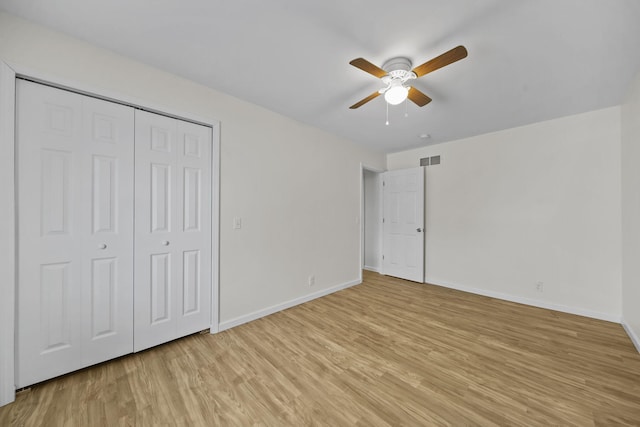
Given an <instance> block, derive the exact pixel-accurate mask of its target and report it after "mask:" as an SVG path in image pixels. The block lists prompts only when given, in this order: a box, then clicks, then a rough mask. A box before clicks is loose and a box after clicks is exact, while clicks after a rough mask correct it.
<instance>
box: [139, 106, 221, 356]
mask: <svg viewBox="0 0 640 427" xmlns="http://www.w3.org/2000/svg"><path fill="white" fill-rule="evenodd" d="M135 138H136V144H135V147H136V149H135V156H136V170H135V189H136V190H135V196H136V202H135V209H136V220H135V259H136V268H135V298H134V299H135V322H134V323H135V338H134V349H135V351H140V350H143V349H145V348H148V347H151V346H154V345H157V344H161V343H163V342H167V341H169V340H172V339H175V338H177V337H181V336H184V335H187V334H191V333H193V332H197V331H200V330H203V329H206V328H209V326H210V325H211V319H210V313H211V128H209V127H206V126H201V125H197V124H193V123H188V122H184V121H180V120H176V119H173V118H169V117H166V116H161V115H158V114H153V113H148V112H146V111H136V134H135Z"/></svg>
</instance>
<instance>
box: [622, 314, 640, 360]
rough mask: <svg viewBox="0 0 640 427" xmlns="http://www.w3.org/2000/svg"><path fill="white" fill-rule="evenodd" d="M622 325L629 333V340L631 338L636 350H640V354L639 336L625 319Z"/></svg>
mask: <svg viewBox="0 0 640 427" xmlns="http://www.w3.org/2000/svg"><path fill="white" fill-rule="evenodd" d="M621 323H622V327H623V328H624V330H625V331H626V332H627V335H629V338H631V342H632V343H633V345H634V346H635V347H636V350H638V353H640V338H638V335H636V333H635V332H634V331H633V329H631V326H629V324H628V323H627V322H625V321H624V319H622V322H621Z"/></svg>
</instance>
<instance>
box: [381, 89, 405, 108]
mask: <svg viewBox="0 0 640 427" xmlns="http://www.w3.org/2000/svg"><path fill="white" fill-rule="evenodd" d="M407 95H409V89H408V88H406V87H405V86H403V85H396V86H392V87H390V88H389V90H387V91H386V92H385V93H384V100H385V101H387V103H389V104H391V105H398V104H400V103H401V102H402V101H404V100H405V99H407Z"/></svg>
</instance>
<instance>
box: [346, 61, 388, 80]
mask: <svg viewBox="0 0 640 427" xmlns="http://www.w3.org/2000/svg"><path fill="white" fill-rule="evenodd" d="M349 64H351V65H353V66H354V67H356V68H360V69H361V70H362V71H364V72H366V73H369V74H371V75H372V76H376V77H377V78H381V77H384V76H386V75H387V72H386V71H385V70H383V69H382V68H380V67H378V66H377V65H373V64H372V63H371V62H369V61H367V60H366V59H364V58H356V59H354V60H353V61H351V62H349Z"/></svg>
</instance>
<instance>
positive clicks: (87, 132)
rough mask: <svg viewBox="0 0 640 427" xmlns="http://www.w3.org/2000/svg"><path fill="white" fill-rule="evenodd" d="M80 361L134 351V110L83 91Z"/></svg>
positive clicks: (84, 363) (112, 356)
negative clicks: (92, 96) (84, 94)
mask: <svg viewBox="0 0 640 427" xmlns="http://www.w3.org/2000/svg"><path fill="white" fill-rule="evenodd" d="M82 123H83V135H82V145H83V148H84V150H85V160H84V161H83V163H82V165H83V167H84V169H83V171H82V174H83V176H85V177H86V179H84V180H83V193H82V194H83V195H84V197H82V201H81V203H80V206H82V207H81V210H82V212H84V214H83V216H82V218H83V224H82V226H83V229H84V233H83V234H82V237H83V242H82V248H83V251H82V256H83V263H82V265H83V266H86V268H84V269H83V271H82V273H83V279H82V283H83V293H82V298H83V301H82V307H83V319H84V324H83V329H82V337H83V340H82V341H83V347H82V349H83V351H82V363H83V365H85V366H88V365H92V364H95V363H99V362H102V361H104V360H108V359H112V358H115V357H118V356H121V355H123V354H127V353H130V352H132V351H133V185H132V182H133V178H134V177H133V161H134V159H133V153H134V140H133V138H134V110H133V108H131V107H126V106H123V105H119V104H115V103H111V102H107V101H104V100H99V99H94V98H90V97H83V122H82Z"/></svg>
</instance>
